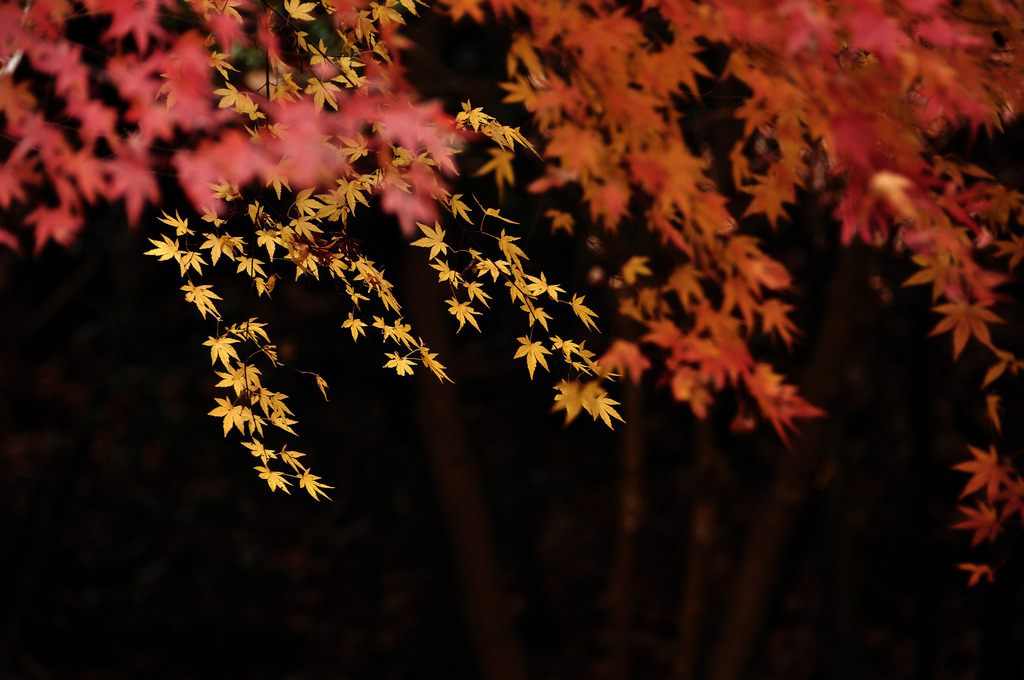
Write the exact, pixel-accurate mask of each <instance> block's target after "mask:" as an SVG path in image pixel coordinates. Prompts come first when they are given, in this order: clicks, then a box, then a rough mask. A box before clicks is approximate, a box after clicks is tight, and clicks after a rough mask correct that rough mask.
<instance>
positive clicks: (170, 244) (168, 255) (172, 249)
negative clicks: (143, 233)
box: [143, 236, 181, 262]
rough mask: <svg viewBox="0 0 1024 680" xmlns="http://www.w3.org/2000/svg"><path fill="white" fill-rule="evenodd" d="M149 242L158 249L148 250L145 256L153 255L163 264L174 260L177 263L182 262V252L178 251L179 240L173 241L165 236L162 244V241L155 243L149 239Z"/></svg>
mask: <svg viewBox="0 0 1024 680" xmlns="http://www.w3.org/2000/svg"><path fill="white" fill-rule="evenodd" d="M149 242H150V243H152V244H153V245H154V246H156V248H153V249H152V250H147V251H146V252H145V253H143V255H152V256H154V257H158V258H160V261H161V262H163V261H164V260H172V259H173V260H174V261H175V262H180V261H181V251H180V250H179V249H178V239H174V240H173V241H172V240H171V239H170V238H168V237H167V236H164V240H163V242H162V243H161V242H160V241H155V240H153V239H149Z"/></svg>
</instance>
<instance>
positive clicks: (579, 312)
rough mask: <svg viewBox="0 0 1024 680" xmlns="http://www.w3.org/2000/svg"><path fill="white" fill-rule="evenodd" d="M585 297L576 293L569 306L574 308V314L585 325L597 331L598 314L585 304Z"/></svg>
mask: <svg viewBox="0 0 1024 680" xmlns="http://www.w3.org/2000/svg"><path fill="white" fill-rule="evenodd" d="M583 297H584V296H582V295H576V294H575V293H574V294H573V296H572V301H571V302H570V303H569V304H570V305H571V306H572V311H573V313H574V314H576V316H577V317H578V318H579V320H580V321H582V322H583V325H584V326H585V327H586V328H589V329H591V330H595V331H596V330H597V324H595V323H594V319H595V318H597V314H596V313H595V312H594V310H592V309H591V308H590V307H587V306H586V305H584V304H583Z"/></svg>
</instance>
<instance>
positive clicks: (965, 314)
mask: <svg viewBox="0 0 1024 680" xmlns="http://www.w3.org/2000/svg"><path fill="white" fill-rule="evenodd" d="M932 311H935V312H938V313H940V314H944V315H945V316H946V318H945V319H943V320H942V321H940V322H939V323H938V324H937V325H936V326H935V328H933V329H932V331H931V333H929V334H928V335H929V336H932V335H939V334H941V333H945V332H947V331H949V330H952V331H953V358H954V359H956V358H957V357H959V356H960V352H962V351H963V349H964V345H966V344H967V340H968V339H969V338H970V337H971V335H973V336H974V337H975V338H977V339H978V340H979V341H980V342H981V343H982V344H984V345H985V346H987V347H992V338H991V336H990V335H989V331H988V325H987V324H988V323H1002V322H1003V320H1002V319H1000V318H999V317H998V316H996V315H995V314H993V313H992V312H991V311H989V310H988V309H986V308H985V307H984V306H983V305H982V304H980V303H975V304H973V305H972V304H967V303H966V302H949V303H946V304H943V305H937V306H935V307H932Z"/></svg>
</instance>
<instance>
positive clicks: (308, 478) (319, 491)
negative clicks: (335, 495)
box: [299, 470, 334, 501]
mask: <svg viewBox="0 0 1024 680" xmlns="http://www.w3.org/2000/svg"><path fill="white" fill-rule="evenodd" d="M319 479H320V478H319V477H317V476H316V475H314V474H313V473H312V472H310V471H309V470H304V471H303V472H302V474H301V475H299V488H300V489H305V490H306V491H308V492H309V495H310V496H312V497H313V500H315V501H318V500H320V498H319V496H323V497H324V498H326V499H327V500H331V497H330V496H328V495H327V494H326V493H325V492H324V489H333V488H334V487H333V486H327V485H326V484H322V483H321V482H320V481H319Z"/></svg>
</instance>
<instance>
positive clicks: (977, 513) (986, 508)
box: [952, 501, 1003, 548]
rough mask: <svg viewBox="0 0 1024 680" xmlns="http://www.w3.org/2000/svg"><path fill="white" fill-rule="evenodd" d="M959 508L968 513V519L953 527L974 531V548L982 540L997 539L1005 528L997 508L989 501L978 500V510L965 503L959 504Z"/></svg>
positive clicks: (972, 541)
mask: <svg viewBox="0 0 1024 680" xmlns="http://www.w3.org/2000/svg"><path fill="white" fill-rule="evenodd" d="M957 510H959V511H960V512H962V513H964V514H965V515H967V519H964V520H961V521H959V522H957V523H956V524H953V525H952V528H954V529H966V530H969V531H973V532H974V536H972V537H971V547H972V548H973V547H975V546H977V545H978V544H979V543H981V542H982V541H985V540H988V541H994V540H996V536H998V535H999V532H1001V531H1002V529H1003V527H1002V525H1001V524H1000V523H999V518H998V517H997V516H996V509H995V508H994V507H992V506H991V505H989V504H988V503H984V502H982V501H978V509H977V510H975V509H974V508H969V507H966V506H963V505H958V506H957Z"/></svg>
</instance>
